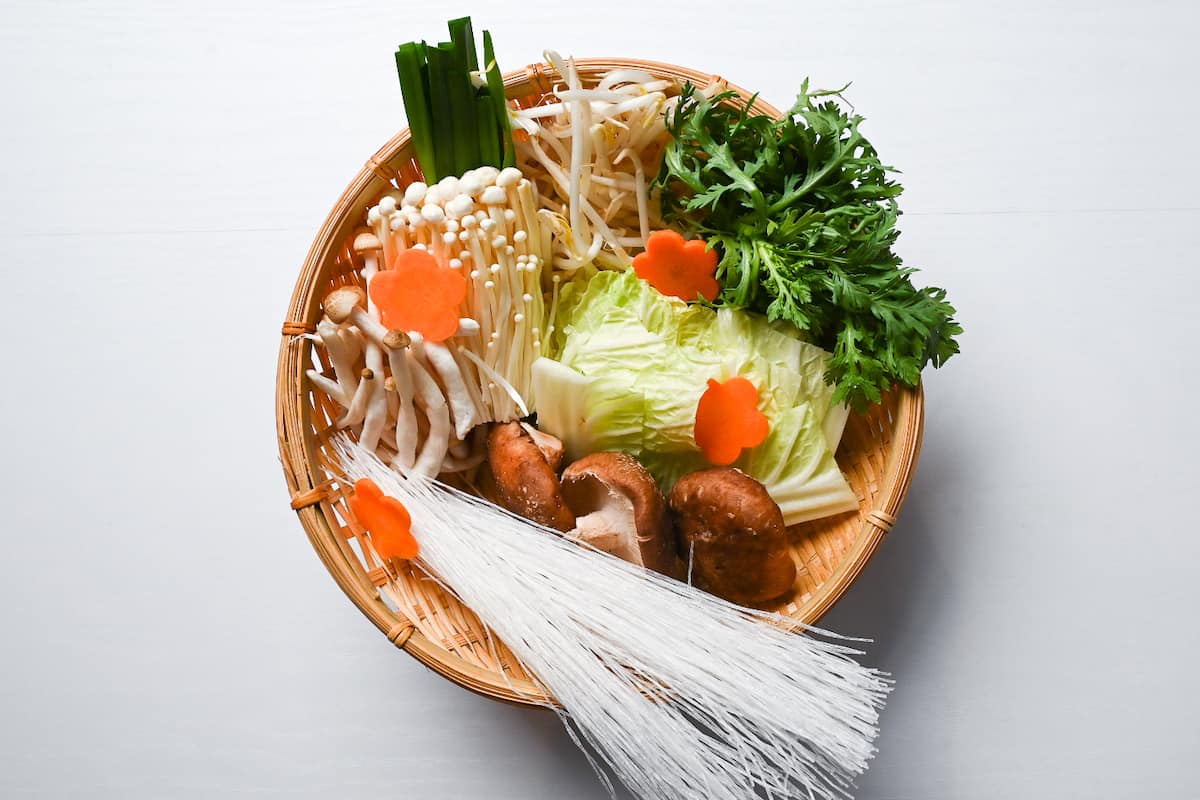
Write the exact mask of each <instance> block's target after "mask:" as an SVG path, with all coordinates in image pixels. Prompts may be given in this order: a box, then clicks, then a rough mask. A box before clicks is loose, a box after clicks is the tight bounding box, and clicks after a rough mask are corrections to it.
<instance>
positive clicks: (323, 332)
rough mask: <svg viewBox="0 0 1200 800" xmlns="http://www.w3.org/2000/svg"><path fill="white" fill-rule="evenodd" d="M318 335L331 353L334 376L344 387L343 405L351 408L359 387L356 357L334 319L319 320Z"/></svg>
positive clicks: (330, 358)
mask: <svg viewBox="0 0 1200 800" xmlns="http://www.w3.org/2000/svg"><path fill="white" fill-rule="evenodd" d="M317 335H318V336H319V337H321V343H322V344H324V345H325V352H326V353H328V354H329V363H330V364H332V365H333V374H334V377H335V378H336V379H337V382H338V385H339V386H341V387H342V395H343V396H344V397H345V398H346V402H345V403H343V404H342V405H343V407H344V408H349V407H350V403H351V401H352V399H353V397H354V394H355V392H356V390H357V389H358V373H357V372H356V371H355V369H354V359H353V357H351V355H350V353H349V352H347V349H346V345H345V342H344V340H343V339H342V338H341V336H340V335H339V333H338V328H337V326H336V325H335V324H334V323H333V322H332V321H330V320H328V319H323V320H321V321H320V322H318V323H317Z"/></svg>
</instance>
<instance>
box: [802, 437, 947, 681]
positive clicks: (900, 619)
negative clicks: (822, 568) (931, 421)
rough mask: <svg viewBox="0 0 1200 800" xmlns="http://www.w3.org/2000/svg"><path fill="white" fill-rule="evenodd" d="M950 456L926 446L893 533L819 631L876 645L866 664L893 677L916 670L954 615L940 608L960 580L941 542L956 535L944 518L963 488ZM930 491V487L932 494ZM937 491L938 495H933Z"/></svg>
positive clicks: (869, 651)
mask: <svg viewBox="0 0 1200 800" xmlns="http://www.w3.org/2000/svg"><path fill="white" fill-rule="evenodd" d="M948 455H949V454H948V453H947V452H945V451H943V450H942V449H941V448H939V447H937V446H936V443H934V442H928V441H927V443H926V446H925V448H924V450H923V452H922V454H921V462H920V468H919V470H918V473H917V476H916V479H915V480H914V482H913V486H912V488H911V490H910V492H909V494H908V497H907V499H906V501H905V503H904V506H903V508H902V509H901V511H900V514H899V518H898V520H897V522H896V525H895V527H894V528H893V529H892V531H891V532H890V533H889V534H888V535H887V538H886V539H884V541H883V543H882V545H881V546H880V548H879V550H878V551H877V552H876V553H875V555H874V556H873V557H872V559H871V561H870V563H868V565H867V567H866V568H865V569H864V570H863V573H862V575H861V576H859V579H858V580H856V581H855V582H854V584H853V585H852V586H851V587H850V588H849V590H847V592H846V593H845V594H844V595H843V596H842V597H841V599H840V600H839V601H838V603H837V605H835V606H834V607H833V608H832V609H831V610H830V611H829V613H828V614H827V615H826V616H825V618H824V619H822V620H821V622H820V623H818V626H819V627H821V628H826V629H828V630H830V631H834V632H837V633H839V634H843V635H845V636H855V637H863V638H866V639H871V640H872V643H870V644H867V645H866V646H865V649H866V650H867V656H866V658H867V659H868V660H870V661H872V662H874V663H876V664H877V665H878V666H879V667H881V668H882V669H885V670H887V671H889V672H891V673H892V674H893V675H899V676H903V674H904V673H906V672H908V671H909V669H910V668H913V667H915V666H916V665H917V664H918V663H919V661H920V659H921V658H922V654H923V652H924V646H925V644H926V642H927V641H928V639H927V637H926V636H925V635H924V634H925V632H927V631H929V630H934V629H937V628H938V627H939V625H940V623H941V622H942V620H943V619H944V617H945V615H946V614H947V613H948V612H949V611H950V609H949V608H948V607H947V606H946V604H944V603H942V602H941V599H942V598H943V597H945V596H946V595H947V594H948V592H947V589H948V587H949V583H950V582H952V581H953V580H954V578H953V569H952V565H950V564H947V563H945V561H944V553H945V549H944V548H943V547H941V546H940V543H941V541H942V540H943V539H944V538H945V537H947V536H949V535H951V534H952V532H951V531H949V530H946V529H945V527H944V521H945V515H944V514H941V513H939V508H942V507H944V505H945V498H946V497H947V496H953V493H954V491H955V490H954V486H955V485H956V484H957V483H958V477H959V476H958V475H957V473H956V469H955V466H954V465H953V464H952V463H950V460H949V458H948ZM927 487H928V489H927ZM935 489H936V490H935Z"/></svg>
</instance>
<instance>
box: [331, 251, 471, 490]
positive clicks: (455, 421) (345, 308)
mask: <svg viewBox="0 0 1200 800" xmlns="http://www.w3.org/2000/svg"><path fill="white" fill-rule="evenodd" d="M354 248H355V250H356V251H357V252H358V253H359V254H360V255H361V256H362V258H363V278H364V280H365V281H366V282H367V285H368V286H370V282H371V281H372V280H373V279H374V277H375V275H377V274H378V272H379V258H380V255H381V253H382V243H381V242H380V240H379V239H378V238H377V237H376V236H375V235H374V234H370V233H363V234H360V235H359V236H358V237H356V239H355V241H354ZM367 297H368V293H367V292H364V291H363V290H362V289H361V288H359V287H357V286H353V287H343V288H341V289H335V290H334V291H332V292H330V293H329V294H328V295H327V296H326V297H325V300H324V308H325V316H324V318H323V319H322V320H321V321H320V322H319V323H318V324H317V332H316V335H315V336H314V337H313V339H314V340H315V341H316V342H317V343H318V344H319V345H321V346H322V347H324V349H325V352H326V355H327V357H328V360H329V363H330V365H331V366H332V367H333V377H332V378H330V377H327V376H326V375H323V374H322V373H320V372H318V371H317V370H309V371H308V377H309V380H310V381H311V382H312V384H313V385H314V386H315V387H316V388H318V389H320V390H322V391H324V392H325V393H326V394H328V395H329V396H330V397H331V398H333V400H334V401H335V402H337V403H338V405H340V406H341V407H342V408H343V409H344V411H343V413H342V415H341V416H340V417H339V418H338V419H337V421H336V425H337V427H338V428H343V429H346V428H348V429H351V430H353V431H355V432H356V433H357V434H358V440H359V442H360V443H362V445H363V446H364V447H366V448H368V449H369V450H371V451H373V452H375V453H377V454H379V455H380V456H382V457H385V458H387V459H388V461H389V463H391V464H392V465H393V466H395V467H397V468H399V469H401V470H403V471H405V472H416V473H419V474H422V475H428V476H435V475H437V474H439V473H442V472H453V471H459V470H463V469H469V468H470V467H472V466H474V465H475V464H477V463H479V461H480V460H481V459H482V450H481V448H480V447H479V446H478V444H479V442H478V440H477V439H476V441H475V444H476V446H474V447H470V446H468V441H469V436H470V433H471V431H472V429H474V428H475V427H476V426H477V425H478V424H479V423H480V422H483V421H484V411H483V407H482V404H481V403H479V402H477V401H476V398H475V396H474V395H472V394H471V392H470V391H468V389H467V385H468V382H467V380H468V379H467V378H466V376H465V375H464V374H463V372H462V369H461V368H460V367H459V365H458V362H457V361H456V360H455V358H454V357H453V355H451V350H450V347H447V346H446V345H445V344H441V343H439V344H432V343H425V342H423V341H422V340H421V338H420V336H419V335H418V334H416V333H409V332H405V331H400V330H388V329H387V328H386V327H385V326H384V325H383V323H382V322H380V318H379V312H378V310H377V309H376V308H375V306H374V303H372V302H370V301H369V300H368V299H367ZM478 336H479V325H478V324H477V323H476V322H475V321H474V320H472V319H467V318H464V319H460V320H459V328H458V331H457V332H456V338H457V339H461V340H469V339H475V338H478Z"/></svg>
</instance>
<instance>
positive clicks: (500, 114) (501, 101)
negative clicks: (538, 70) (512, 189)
mask: <svg viewBox="0 0 1200 800" xmlns="http://www.w3.org/2000/svg"><path fill="white" fill-rule="evenodd" d="M483 62H484V64H485V69H486V70H487V84H488V91H489V92H490V93H491V95H492V108H493V111H494V112H495V114H496V124H497V125H498V126H499V132H500V134H501V135H502V136H503V137H504V153H503V156H502V158H501V163H502V165H503V166H505V167H511V166H514V165H515V164H516V152H515V150H514V148H513V138H512V128H510V127H509V124H508V98H507V97H506V96H505V94H504V76H503V75H501V74H500V68H499V67H498V66H496V53H495V51H494V50H493V49H492V34H491V33H490V32H489V31H484V32H483Z"/></svg>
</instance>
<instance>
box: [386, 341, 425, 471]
mask: <svg viewBox="0 0 1200 800" xmlns="http://www.w3.org/2000/svg"><path fill="white" fill-rule="evenodd" d="M383 343H384V345H385V347H386V349H387V357H388V369H390V370H391V372H392V377H391V381H392V384H393V385H394V386H395V388H396V400H397V402H398V408H397V410H396V456H395V458H393V459H392V466H395V467H399V468H400V469H412V467H413V464H414V463H415V462H416V459H417V411H416V408H414V407H413V380H412V374H411V372H410V370H409V366H408V357H407V356H406V355H405V352H406V351H407V350H408V349H409V345H410V339H409V337H408V336H407V335H405V334H404V333H402V332H401V331H389V332H388V334H387V336H385V337H384V338H383Z"/></svg>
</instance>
